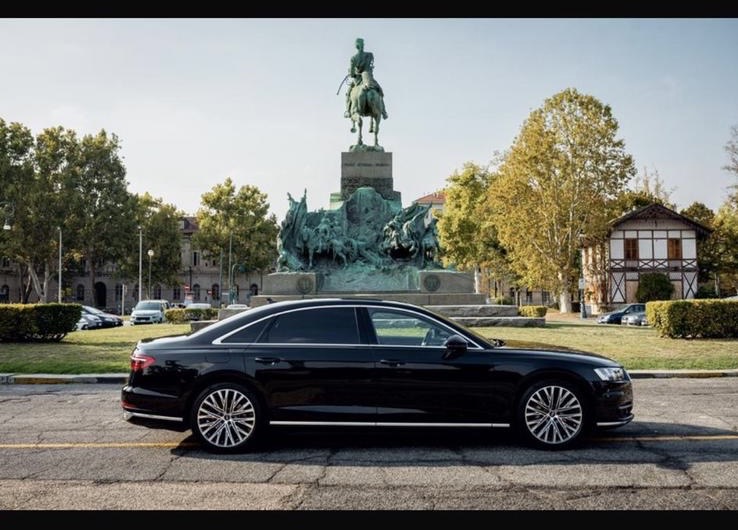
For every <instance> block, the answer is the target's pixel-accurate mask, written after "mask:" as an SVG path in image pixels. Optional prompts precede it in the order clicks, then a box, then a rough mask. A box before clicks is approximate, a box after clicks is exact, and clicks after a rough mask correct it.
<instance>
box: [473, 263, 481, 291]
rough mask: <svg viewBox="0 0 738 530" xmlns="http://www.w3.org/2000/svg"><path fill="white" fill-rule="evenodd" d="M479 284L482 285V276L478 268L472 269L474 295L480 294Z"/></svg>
mask: <svg viewBox="0 0 738 530" xmlns="http://www.w3.org/2000/svg"><path fill="white" fill-rule="evenodd" d="M481 283H482V274H481V272H480V270H479V267H474V293H475V294H479V293H481V292H482V289H481Z"/></svg>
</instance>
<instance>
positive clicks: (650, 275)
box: [636, 272, 674, 322]
mask: <svg viewBox="0 0 738 530" xmlns="http://www.w3.org/2000/svg"><path fill="white" fill-rule="evenodd" d="M673 293H674V286H673V285H672V283H671V281H670V280H669V277H668V276H667V275H666V274H664V273H662V272H647V273H645V274H641V278H640V280H639V282H638V290H637V291H636V300H638V301H639V302H640V303H645V302H652V301H654V300H668V299H669V298H671V295H672V294H673ZM649 322H650V320H649Z"/></svg>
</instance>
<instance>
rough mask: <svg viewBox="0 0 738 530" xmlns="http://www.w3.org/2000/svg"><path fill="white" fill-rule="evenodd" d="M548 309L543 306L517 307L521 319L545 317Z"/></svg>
mask: <svg viewBox="0 0 738 530" xmlns="http://www.w3.org/2000/svg"><path fill="white" fill-rule="evenodd" d="M547 311H548V307H546V306H545V305H522V306H520V307H518V315H520V316H521V317H545V316H546V312H547Z"/></svg>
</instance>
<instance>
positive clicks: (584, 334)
mask: <svg viewBox="0 0 738 530" xmlns="http://www.w3.org/2000/svg"><path fill="white" fill-rule="evenodd" d="M474 329H475V331H477V332H480V333H481V334H482V335H484V336H486V337H490V338H500V339H503V340H505V341H506V343H507V344H508V345H509V346H524V347H552V346H560V347H564V348H570V349H576V350H585V351H591V352H594V353H599V354H602V355H606V356H607V357H611V358H613V359H616V360H618V361H620V362H621V363H623V364H624V365H625V367H626V368H628V369H631V370H635V369H678V368H692V369H728V368H738V340H727V339H710V340H684V339H665V338H660V337H659V336H658V334H657V333H656V331H655V330H653V329H651V328H636V327H631V326H617V325H604V324H596V323H595V322H594V320H593V319H587V320H585V321H582V320H580V319H579V318H578V316H576V315H559V314H556V313H554V314H549V315H547V317H546V327H545V328H511V327H489V328H474ZM189 330H190V326H189V324H151V325H139V326H128V325H126V326H122V327H118V328H109V329H96V330H89V331H74V332H72V333H70V334H69V335H67V336H66V337H65V338H64V340H62V341H61V342H54V343H30V344H29V343H24V344H15V343H0V373H18V374H29V373H48V374H90V373H126V372H128V368H129V364H128V357H129V356H130V354H131V351H133V347H134V346H135V344H136V342H137V341H138V340H140V339H143V338H147V337H162V336H165V335H179V334H184V333H188V332H189Z"/></svg>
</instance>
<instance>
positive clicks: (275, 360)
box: [254, 357, 282, 364]
mask: <svg viewBox="0 0 738 530" xmlns="http://www.w3.org/2000/svg"><path fill="white" fill-rule="evenodd" d="M281 360H282V359H280V358H279V357H255V358H254V361H256V362H257V363H259V364H277V363H278V362H279V361H281Z"/></svg>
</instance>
